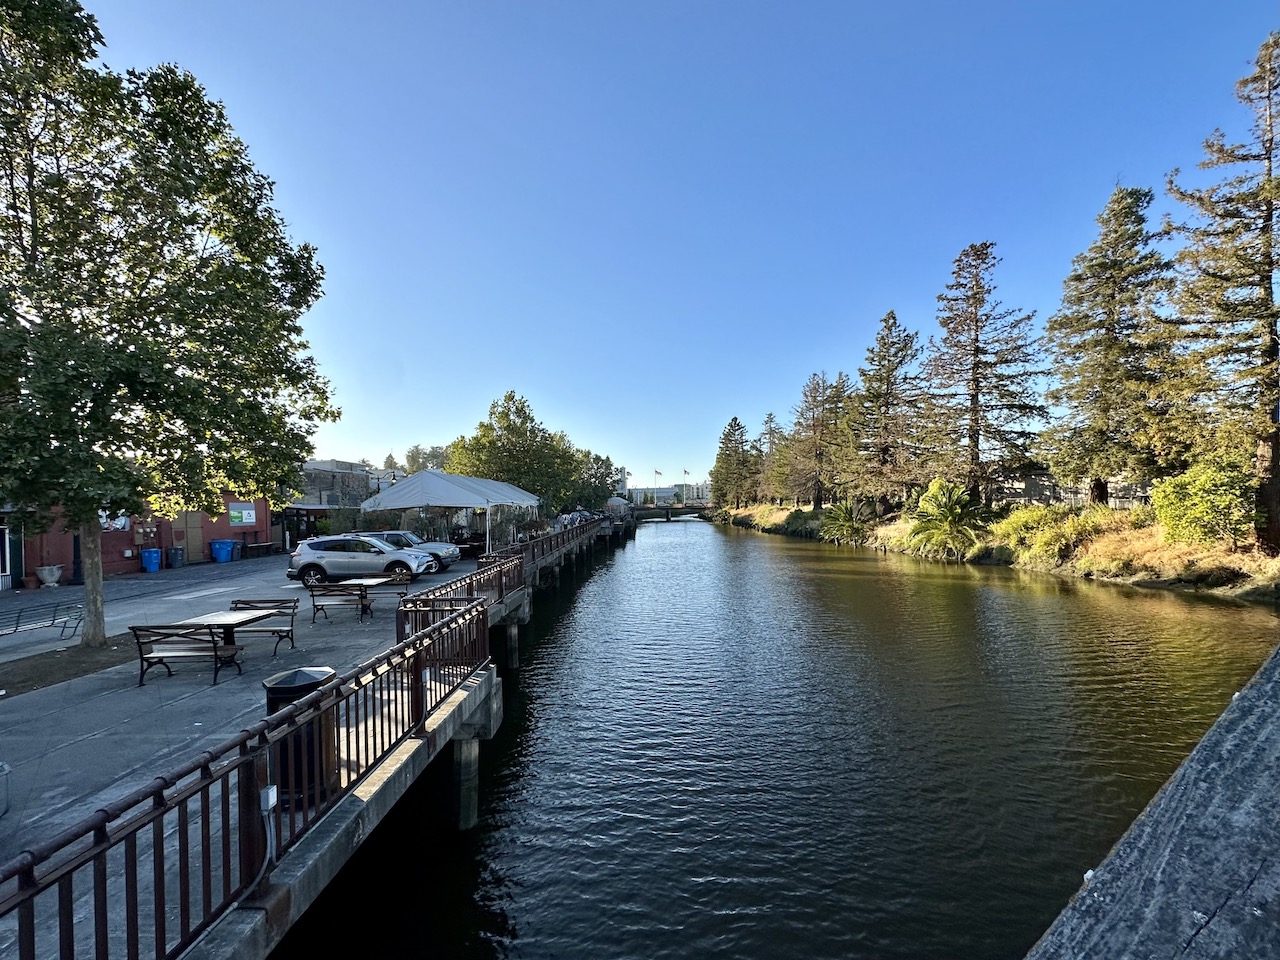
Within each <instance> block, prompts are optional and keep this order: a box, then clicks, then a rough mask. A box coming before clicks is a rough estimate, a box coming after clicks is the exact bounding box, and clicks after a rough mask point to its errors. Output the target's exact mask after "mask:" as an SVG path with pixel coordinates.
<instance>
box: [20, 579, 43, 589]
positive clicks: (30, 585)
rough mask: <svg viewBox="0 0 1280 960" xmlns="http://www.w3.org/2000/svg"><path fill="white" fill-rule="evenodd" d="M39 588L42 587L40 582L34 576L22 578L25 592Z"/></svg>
mask: <svg viewBox="0 0 1280 960" xmlns="http://www.w3.org/2000/svg"><path fill="white" fill-rule="evenodd" d="M38 586H40V581H39V580H38V579H36V578H35V577H34V576H31V577H23V578H22V589H23V590H34V589H35V588H36V587H38Z"/></svg>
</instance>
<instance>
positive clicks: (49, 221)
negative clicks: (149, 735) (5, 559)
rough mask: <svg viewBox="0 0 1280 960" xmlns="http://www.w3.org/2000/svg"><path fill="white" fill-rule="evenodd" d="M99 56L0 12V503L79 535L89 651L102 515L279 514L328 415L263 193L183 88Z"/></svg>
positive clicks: (300, 294) (257, 177) (298, 274)
mask: <svg viewBox="0 0 1280 960" xmlns="http://www.w3.org/2000/svg"><path fill="white" fill-rule="evenodd" d="M101 43H102V37H101V35H100V34H99V32H98V29H97V25H96V22H95V21H94V19H93V17H91V16H89V15H88V14H87V13H85V12H84V11H83V10H82V9H81V8H80V7H79V5H78V4H76V3H74V2H64V0H30V2H23V3H13V2H9V3H5V4H4V5H2V6H0V281H2V282H0V406H2V407H3V416H0V460H2V461H3V462H4V463H5V467H6V469H5V471H4V472H3V475H0V499H3V500H5V501H7V502H9V503H12V504H14V505H15V506H18V507H24V508H28V509H30V510H31V511H33V514H32V516H33V517H34V518H35V519H36V521H37V522H49V520H50V519H51V518H52V517H53V516H55V515H60V516H61V517H62V518H63V522H64V523H66V524H67V525H68V526H72V527H79V528H80V529H81V533H82V540H83V544H82V545H83V548H84V560H85V577H86V600H87V607H88V609H87V611H86V612H87V619H86V630H85V642H86V643H101V642H103V641H104V640H105V636H104V631H103V624H102V618H101V577H102V568H101V554H100V535H101V528H100V526H99V521H98V518H99V512H100V511H103V510H105V511H107V512H108V513H111V514H115V513H116V512H118V511H123V512H126V513H132V514H137V513H143V512H145V511H147V510H150V511H152V512H155V513H157V514H160V515H172V514H173V513H175V512H176V511H177V510H180V509H201V510H205V511H207V512H210V513H218V512H221V511H222V509H223V508H224V500H223V493H224V492H230V493H232V494H233V495H235V496H238V497H242V498H256V497H265V498H266V499H267V500H268V501H269V502H270V503H272V504H273V505H274V506H282V505H283V504H284V503H286V502H287V501H288V499H289V493H290V492H291V491H292V489H293V488H294V487H295V485H296V482H297V468H298V464H299V463H301V462H302V461H303V460H305V459H306V458H307V457H308V456H309V455H310V453H311V450H312V447H311V437H312V435H313V433H314V431H315V428H316V425H317V424H318V423H319V422H321V421H324V420H330V419H336V417H337V415H338V414H337V411H336V410H335V409H333V408H332V407H331V406H330V405H329V397H328V385H327V383H326V382H325V381H324V379H323V378H321V377H320V376H319V375H318V374H317V371H316V366H315V362H314V360H313V359H312V358H311V357H310V356H309V355H307V353H306V350H307V349H308V347H307V343H306V341H305V340H304V338H303V332H302V327H301V324H300V318H301V316H302V315H303V314H304V313H305V312H306V310H307V309H308V308H309V307H310V306H311V305H312V304H313V303H314V302H315V301H316V299H317V298H318V297H319V296H320V292H321V289H320V288H321V279H322V270H321V268H320V266H319V265H318V264H317V263H316V261H315V256H314V251H313V250H312V248H311V247H309V246H307V245H305V244H302V245H296V246H295V245H294V244H293V243H292V242H291V241H290V240H289V239H288V237H287V235H286V232H285V226H284V223H283V221H282V220H281V218H280V215H279V214H278V212H277V211H276V210H275V209H274V208H273V207H272V205H271V203H272V189H273V185H272V183H271V181H270V180H268V179H267V178H266V177H265V176H263V175H262V174H261V173H259V172H257V171H256V170H255V169H254V167H253V165H252V163H251V162H250V160H249V157H248V154H247V151H246V149H245V146H244V144H243V143H242V142H241V141H240V140H239V139H238V138H237V137H236V136H235V134H234V131H233V130H232V128H231V125H230V123H229V122H228V120H227V117H226V115H225V112H224V111H223V109H222V107H221V105H220V104H217V103H214V102H212V101H210V100H209V99H208V98H207V97H206V96H205V93H204V91H203V90H202V89H201V87H200V85H199V84H198V83H197V82H196V80H195V78H194V77H192V76H191V75H190V74H188V73H185V72H183V71H181V70H179V69H178V68H177V67H174V66H169V65H166V66H160V67H156V68H154V69H152V70H147V71H141V72H134V71H130V72H128V73H126V74H117V73H113V72H111V71H109V70H107V69H106V68H105V67H100V66H97V65H95V63H94V61H95V59H96V56H97V47H98V45H99V44H101Z"/></svg>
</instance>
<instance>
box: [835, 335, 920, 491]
mask: <svg viewBox="0 0 1280 960" xmlns="http://www.w3.org/2000/svg"><path fill="white" fill-rule="evenodd" d="M921 353H922V351H921V349H920V344H919V334H917V333H914V332H912V331H909V330H907V328H906V327H904V326H903V325H902V324H901V323H899V322H898V317H897V315H896V314H894V312H893V311H892V310H890V311H889V312H888V313H886V314H885V315H884V317H883V318H881V320H880V329H879V330H877V331H876V339H875V342H874V343H873V344H872V345H871V346H870V347H868V348H867V359H866V366H864V367H859V368H858V379H859V386H858V388H857V389H856V390H855V391H854V392H853V394H852V395H851V398H850V401H851V402H850V417H849V423H848V429H849V432H850V434H851V436H852V437H853V438H854V440H853V448H854V454H855V457H856V461H855V463H854V464H852V465H851V469H850V473H851V474H853V475H855V476H856V477H857V479H858V487H859V490H860V492H862V493H865V494H867V495H869V496H872V497H875V498H876V500H877V504H878V511H879V512H880V513H881V514H882V515H883V513H884V509H885V506H886V504H887V501H888V500H889V499H890V498H894V499H900V498H903V497H905V496H906V490H907V488H908V487H910V485H911V484H912V483H922V482H925V481H926V480H928V477H927V476H926V475H925V474H924V473H923V472H922V471H921V469H920V461H921V456H920V453H921V451H920V440H919V435H920V429H919V428H920V422H921V421H920V417H921V414H922V412H923V411H922V405H923V395H924V385H923V378H922V377H921V375H920V371H919V369H918V366H919V362H920V356H921Z"/></svg>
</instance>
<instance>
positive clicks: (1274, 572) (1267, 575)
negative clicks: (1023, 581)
mask: <svg viewBox="0 0 1280 960" xmlns="http://www.w3.org/2000/svg"><path fill="white" fill-rule="evenodd" d="M833 513H837V512H836V511H835V509H834V508H831V507H827V508H823V509H820V510H808V509H789V508H785V507H775V506H767V505H756V506H751V507H744V508H741V509H736V510H735V509H730V510H722V511H720V512H719V513H718V514H716V515H715V517H714V518H713V519H715V520H716V521H718V522H721V523H730V524H732V525H734V526H738V527H744V528H747V529H752V530H758V531H761V532H764V533H774V534H783V535H787V536H799V537H808V538H811V539H826V540H830V541H833V542H837V543H840V544H849V543H857V544H859V545H865V546H869V547H873V548H879V549H884V550H888V551H891V552H897V553H907V554H916V555H922V556H928V555H930V554H929V551H928V550H927V549H921V547H920V545H919V544H918V543H917V542H916V541H914V540H913V538H912V530H913V528H915V527H916V525H917V522H918V521H917V518H916V515H915V513H914V511H913V512H911V513H910V514H908V515H905V516H904V515H902V514H898V515H895V516H892V517H889V518H887V519H885V520H883V521H863V525H864V533H863V536H861V537H859V538H857V539H850V538H837V537H835V536H833V535H832V534H831V531H830V529H829V521H830V520H831V518H832V516H833ZM837 515H838V514H837ZM824 525H826V526H827V527H828V531H827V533H826V534H825V535H824ZM959 559H960V560H962V561H963V562H969V563H984V564H1006V565H1011V566H1017V567H1021V568H1024V569H1030V570H1040V571H1044V572H1046V573H1052V574H1057V575H1060V576H1072V577H1086V578H1090V579H1095V580H1104V581H1111V582H1115V583H1125V584H1134V585H1138V586H1148V587H1160V588H1172V589H1187V590H1201V591H1207V592H1211V593H1214V594H1217V595H1224V596H1232V597H1237V598H1240V599H1244V600H1249V601H1254V602H1268V603H1269V602H1274V601H1275V600H1276V599H1277V598H1278V596H1280V558H1277V557H1272V556H1268V555H1267V554H1266V553H1264V552H1263V551H1261V550H1259V549H1258V548H1257V547H1256V545H1254V544H1236V545H1234V546H1233V545H1232V543H1231V542H1230V541H1229V540H1225V539H1224V540H1220V541H1217V542H1211V543H1186V542H1174V541H1172V540H1171V539H1170V538H1168V537H1167V536H1166V532H1165V529H1164V527H1163V525H1162V524H1161V523H1159V522H1158V520H1157V519H1156V515H1155V511H1154V510H1152V509H1151V508H1149V507H1141V508H1137V509H1134V510H1112V509H1109V508H1106V507H1097V506H1093V507H1087V508H1080V507H1068V506H1052V507H1044V506H1028V507H1020V508H1015V509H1013V510H1011V511H1009V512H1007V513H1006V514H1005V515H1004V516H1002V517H997V518H994V519H991V520H990V522H988V523H984V524H982V525H981V526H980V527H979V529H978V538H977V542H976V543H975V544H973V545H972V546H971V547H970V548H969V549H968V550H966V551H965V552H964V553H963V555H962V556H961V557H960V558H959Z"/></svg>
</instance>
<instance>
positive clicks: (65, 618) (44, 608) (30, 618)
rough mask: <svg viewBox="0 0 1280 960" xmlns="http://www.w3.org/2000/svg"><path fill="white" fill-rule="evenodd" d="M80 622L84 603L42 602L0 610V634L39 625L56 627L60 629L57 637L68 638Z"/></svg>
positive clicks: (39, 626) (81, 621)
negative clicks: (14, 608)
mask: <svg viewBox="0 0 1280 960" xmlns="http://www.w3.org/2000/svg"><path fill="white" fill-rule="evenodd" d="M82 623H84V604H81V603H71V602H65V603H43V604H37V605H34V606H30V607H18V608H17V609H16V610H4V611H0V636H4V635H6V634H10V633H18V632H20V631H22V630H39V629H40V628H41V627H58V628H59V629H60V630H61V633H60V635H59V639H61V640H70V639H72V638H74V637H75V635H76V631H78V630H79V629H80V624H82Z"/></svg>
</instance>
